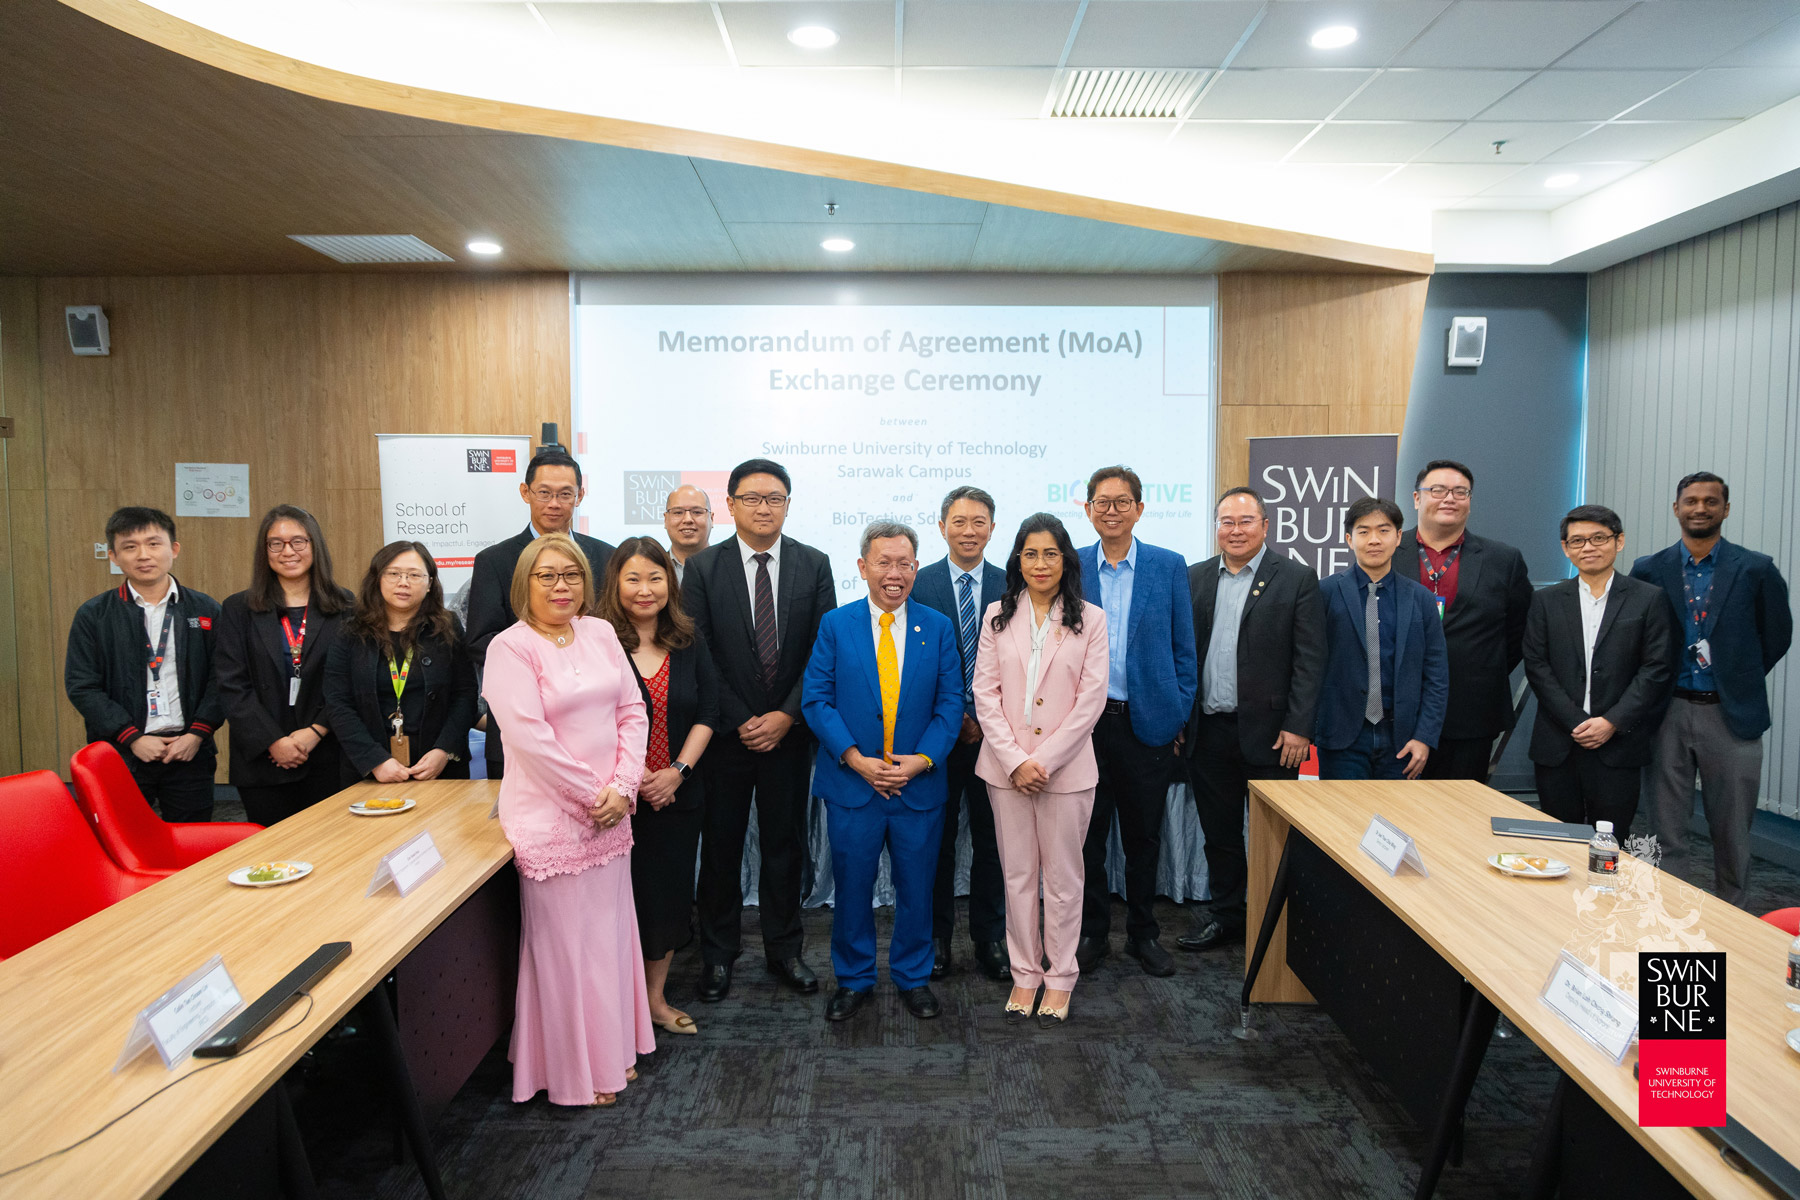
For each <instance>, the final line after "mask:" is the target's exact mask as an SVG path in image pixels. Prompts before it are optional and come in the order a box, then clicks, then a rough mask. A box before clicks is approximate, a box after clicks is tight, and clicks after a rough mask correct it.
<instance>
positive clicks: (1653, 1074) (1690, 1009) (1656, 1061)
mask: <svg viewBox="0 0 1800 1200" xmlns="http://www.w3.org/2000/svg"><path fill="white" fill-rule="evenodd" d="M1638 1038H1639V1041H1638V1124H1639V1125H1643V1126H1653V1125H1689V1126H1701V1127H1718V1126H1722V1125H1724V1124H1725V952H1724V951H1722V950H1688V951H1645V952H1643V953H1640V954H1639V955H1638Z"/></svg>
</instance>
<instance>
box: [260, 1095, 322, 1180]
mask: <svg viewBox="0 0 1800 1200" xmlns="http://www.w3.org/2000/svg"><path fill="white" fill-rule="evenodd" d="M271 1090H272V1091H273V1092H274V1093H275V1141H276V1150H277V1157H278V1159H279V1161H280V1163H281V1168H280V1169H281V1190H282V1191H283V1192H284V1193H286V1195H287V1200H317V1197H318V1195H319V1189H318V1185H317V1184H316V1183H315V1182H314V1181H313V1173H312V1164H311V1163H310V1162H308V1161H307V1159H306V1143H305V1142H303V1141H301V1140H300V1126H299V1125H298V1124H297V1123H296V1122H295V1121H294V1106H293V1104H292V1103H291V1102H290V1101H289V1100H288V1093H287V1084H286V1083H285V1082H283V1081H282V1080H279V1079H277V1080H276V1081H275V1086H274V1088H272V1089H271Z"/></svg>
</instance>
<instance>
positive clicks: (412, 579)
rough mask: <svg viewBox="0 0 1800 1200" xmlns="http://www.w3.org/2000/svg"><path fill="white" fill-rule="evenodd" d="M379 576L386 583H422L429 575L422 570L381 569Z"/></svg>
mask: <svg viewBox="0 0 1800 1200" xmlns="http://www.w3.org/2000/svg"><path fill="white" fill-rule="evenodd" d="M381 578H382V579H383V580H384V581H385V582H387V583H424V582H425V581H426V580H427V579H430V578H431V576H429V575H427V574H426V573H425V572H423V571H383V572H382V573H381Z"/></svg>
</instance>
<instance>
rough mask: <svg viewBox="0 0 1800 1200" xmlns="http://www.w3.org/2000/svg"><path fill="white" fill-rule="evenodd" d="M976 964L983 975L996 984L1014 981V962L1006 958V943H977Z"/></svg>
mask: <svg viewBox="0 0 1800 1200" xmlns="http://www.w3.org/2000/svg"><path fill="white" fill-rule="evenodd" d="M975 962H976V965H978V966H979V967H980V968H981V973H982V974H983V975H986V976H987V977H988V978H989V979H992V980H993V981H994V982H995V983H1008V982H1010V981H1011V980H1012V962H1011V960H1010V959H1008V958H1007V957H1006V943H1005V942H976V943H975Z"/></svg>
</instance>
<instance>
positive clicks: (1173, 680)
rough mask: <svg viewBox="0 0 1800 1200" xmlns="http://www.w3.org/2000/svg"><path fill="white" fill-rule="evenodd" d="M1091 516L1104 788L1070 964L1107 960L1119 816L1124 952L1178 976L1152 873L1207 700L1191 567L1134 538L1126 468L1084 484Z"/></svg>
mask: <svg viewBox="0 0 1800 1200" xmlns="http://www.w3.org/2000/svg"><path fill="white" fill-rule="evenodd" d="M1087 495H1088V499H1087V515H1088V520H1089V521H1091V522H1093V526H1094V531H1095V532H1096V533H1098V534H1099V535H1100V541H1099V542H1097V543H1096V544H1094V545H1092V546H1089V547H1087V548H1086V549H1084V550H1082V551H1081V593H1082V598H1083V599H1084V600H1087V601H1088V602H1089V603H1092V604H1098V605H1099V606H1100V607H1101V608H1102V609H1104V610H1105V611H1106V637H1107V652H1108V662H1109V665H1108V668H1107V681H1106V711H1105V712H1104V713H1102V714H1101V716H1100V723H1099V724H1098V725H1096V726H1095V727H1094V757H1095V759H1096V760H1097V761H1098V763H1099V767H1100V783H1099V786H1098V787H1097V788H1096V789H1095V791H1094V813H1093V816H1092V817H1090V818H1089V821H1088V832H1087V841H1086V842H1085V843H1084V844H1083V846H1082V858H1083V860H1084V862H1085V868H1086V873H1087V878H1086V884H1085V895H1084V897H1083V901H1082V912H1081V941H1080V942H1079V943H1077V945H1076V948H1075V961H1076V963H1077V964H1078V965H1079V966H1080V968H1081V969H1082V970H1083V971H1090V970H1092V969H1093V968H1094V967H1095V966H1097V965H1098V964H1099V962H1100V960H1101V959H1103V958H1105V957H1106V954H1107V936H1108V934H1109V933H1110V932H1111V928H1112V901H1111V896H1110V893H1109V891H1108V889H1107V886H1106V839H1107V836H1108V834H1110V833H1111V832H1112V822H1113V814H1114V813H1115V812H1116V813H1118V816H1119V840H1120V842H1121V843H1122V844H1123V846H1124V849H1125V904H1126V918H1125V953H1127V954H1129V955H1131V956H1132V957H1133V958H1135V959H1137V960H1138V962H1139V964H1140V965H1142V967H1143V968H1144V970H1145V971H1146V972H1147V973H1148V974H1151V975H1173V974H1174V973H1175V960H1174V959H1173V958H1171V957H1170V956H1169V952H1168V951H1167V950H1164V949H1163V948H1162V943H1161V942H1159V941H1157V938H1158V937H1159V936H1160V934H1161V932H1162V931H1161V929H1160V928H1159V927H1158V925H1157V923H1156V909H1155V904H1156V866H1157V863H1158V862H1159V861H1160V860H1161V858H1162V827H1163V812H1164V810H1165V808H1166V806H1167V804H1168V794H1169V775H1170V771H1171V770H1172V769H1173V767H1174V765H1175V739H1176V738H1177V737H1179V736H1180V734H1181V731H1182V729H1183V728H1185V727H1186V725H1187V719H1188V713H1189V712H1190V711H1191V710H1192V709H1193V707H1194V695H1195V693H1197V692H1198V691H1199V690H1200V659H1199V656H1198V655H1197V654H1196V653H1195V650H1194V611H1193V599H1192V597H1191V595H1190V594H1189V591H1188V574H1187V560H1186V559H1184V558H1182V556H1181V555H1179V554H1177V553H1175V552H1174V551H1173V550H1164V549H1162V548H1161V547H1158V546H1151V545H1147V544H1145V543H1143V542H1140V541H1138V540H1137V538H1136V537H1134V536H1133V535H1132V529H1133V528H1134V527H1135V526H1136V525H1137V523H1138V519H1139V518H1140V517H1142V516H1143V515H1144V484H1143V481H1142V480H1140V479H1139V478H1138V476H1137V472H1135V471H1133V470H1132V469H1131V468H1130V467H1121V466H1114V467H1101V468H1100V469H1099V470H1098V471H1095V472H1094V473H1093V475H1092V476H1090V477H1089V478H1088V485H1087Z"/></svg>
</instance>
